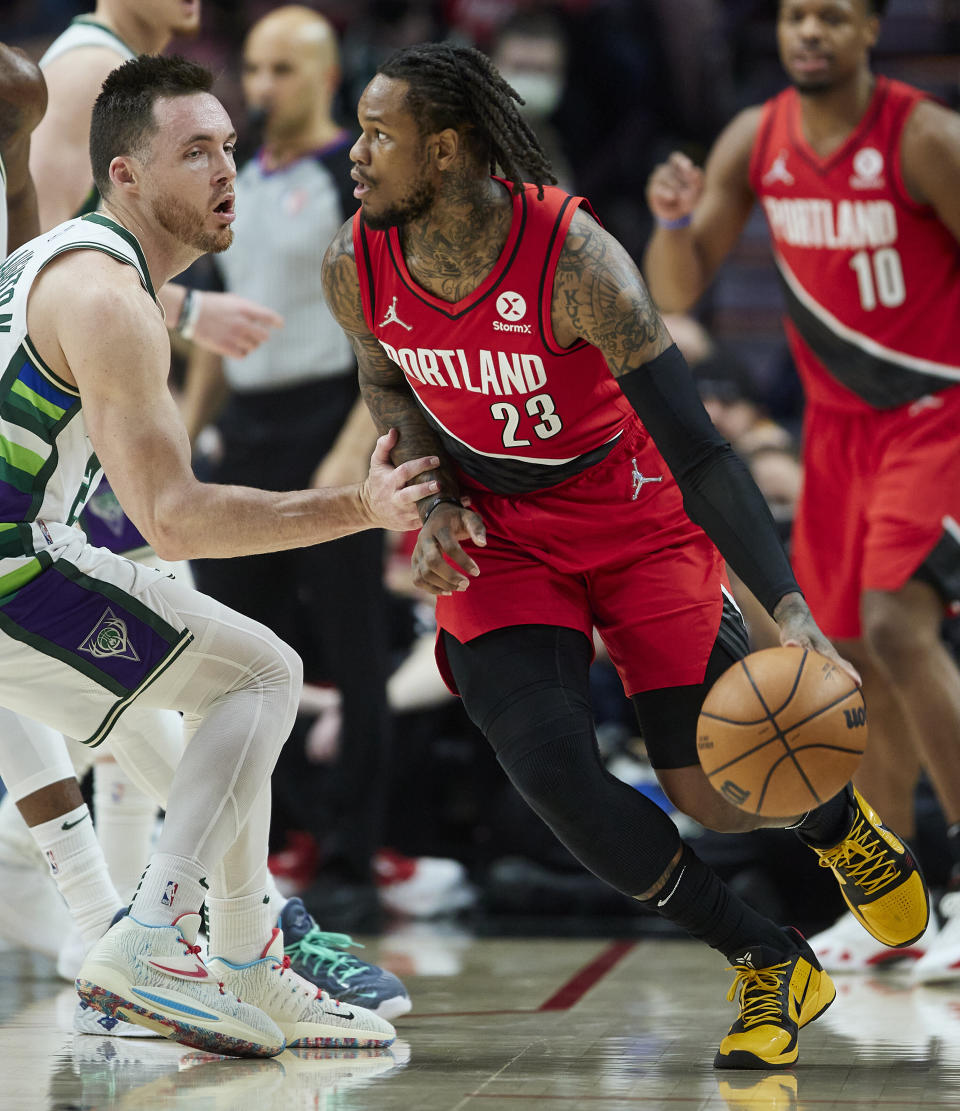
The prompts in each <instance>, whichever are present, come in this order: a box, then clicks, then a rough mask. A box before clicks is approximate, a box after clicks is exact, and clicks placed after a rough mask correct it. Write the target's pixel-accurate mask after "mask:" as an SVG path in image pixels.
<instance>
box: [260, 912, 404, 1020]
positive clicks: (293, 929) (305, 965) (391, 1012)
mask: <svg viewBox="0 0 960 1111" xmlns="http://www.w3.org/2000/svg"><path fill="white" fill-rule="evenodd" d="M277 925H278V926H279V927H280V929H281V930H282V931H283V940H284V952H285V953H286V955H287V956H288V957H289V958H290V966H291V968H292V969H293V971H294V972H296V973H298V974H299V975H300V976H302V977H303V978H304V979H305V980H309V981H310V983H311V984H315V985H316V986H317V987H318V988H321V989H322V990H323V991H325V992H327V994H328V995H331V996H333V998H334V999H339V1000H340V1002H341V1003H348V1004H350V1005H356V1006H358V1007H365V1008H366V1009H367V1010H369V1011H373V1013H374V1014H375V1015H379V1016H380V1017H381V1018H385V1019H388V1020H391V1021H392V1020H393V1019H395V1018H397V1017H398V1016H399V1015H405V1014H406V1013H407V1011H409V1010H410V1008H411V1007H412V1006H413V1004H412V1003H411V1002H410V996H409V995H408V994H407V989H406V988H405V987H404V986H403V984H402V983H401V982H400V980H398V979H397V977H396V976H394V975H393V973H392V972H385V971H384V970H383V969H382V968H378V967H377V965H375V964H367V962H366V961H362V960H360V958H359V957H355V956H354V955H353V954H352V953H348V952H346V950H347V949H349V948H350V947H351V946H356V947H357V948H358V949H362V948H363V946H362V945H358V944H357V943H356V942H355V941H354V940H353V939H352V938H351V937H350V936H349V934H331V933H325V932H324V931H323V930H321V929H320V927H319V926H318V925H317V923H316V920H315V919H314V917H313V915H312V914H311V913H310V912H309V911H308V910H307V908H306V907H305V906H304V905H303V901H302V900H301V899H297V898H293V899H288V900H287V902H286V905H285V906H284V908H283V910H281V911H280V917H279V919H278V921H277Z"/></svg>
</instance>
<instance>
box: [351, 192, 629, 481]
mask: <svg viewBox="0 0 960 1111" xmlns="http://www.w3.org/2000/svg"><path fill="white" fill-rule="evenodd" d="M498 180H499V179H498ZM504 184H505V186H506V187H507V188H509V185H508V183H504ZM512 201H513V220H512V223H511V225H510V232H509V235H508V236H507V242H506V244H505V245H504V248H503V251H502V252H501V254H500V257H499V258H498V259H497V262H496V264H495V265H494V267H493V269H492V270H491V272H490V273H489V274H488V275H487V277H486V279H485V280H484V281H483V282H482V283H481V284H480V286H479V287H478V288H477V289H476V290H474V291H473V292H472V293H470V294H468V295H467V296H466V297H464V298H463V299H462V300H461V301H455V302H450V301H444V300H442V299H441V298H439V297H435V296H434V295H433V294H432V293H429V292H427V291H426V290H425V289H423V288H422V287H421V286H419V285H418V284H417V283H416V281H415V280H414V279H413V278H412V277H411V275H410V272H409V271H408V270H407V265H406V263H405V261H404V258H403V253H402V251H401V249H400V236H399V233H398V231H397V229H396V228H391V229H390V230H389V231H385V232H383V231H372V230H371V229H370V228H368V227H366V225H365V224H364V222H363V216H362V214H361V213H360V212H358V213H357V215H356V216H355V217H354V221H353V240H354V253H355V257H356V264H357V271H358V273H359V277H360V292H361V297H362V300H363V313H364V317H365V319H366V322H367V327H368V328H369V329H370V331H371V332H372V333H373V334H374V335H375V336H376V337H377V339H378V340H379V341H380V344H381V346H382V347H383V349H384V351H385V352H386V354H387V355H388V356H389V357H390V358H391V359H392V360H393V361H394V362H395V363H396V364H397V365H398V366H399V367H400V368H401V369H402V370H403V373H404V375H405V377H406V380H407V382H408V383H409V385H410V388H411V390H412V391H413V394H414V396H415V397H416V399H417V401H418V402H419V403H420V405H421V407H422V409H423V412H424V414H425V416H426V418H427V420H428V421H429V422H430V424H431V426H432V427H433V428H434V429H435V430H436V432H437V433H438V435H439V436H440V438H441V439H442V441H443V445H444V448H445V449H446V451H447V452H448V453H449V454H450V456H451V457H452V458H453V459H454V461H455V462H456V463H457V464H458V466H460V467H461V468H462V469H463V470H464V471H465V472H466V474H467V475H469V476H470V477H471V478H473V479H474V480H475V481H477V482H479V483H481V484H482V485H484V486H486V487H487V489H489V490H493V491H495V492H497V493H501V494H516V493H523V492H524V491H530V490H537V489H544V488H546V487H549V486H554V485H556V484H557V483H559V482H562V481H564V480H565V479H567V478H569V477H570V476H571V475H573V474H577V473H579V472H580V471H582V470H584V469H585V468H586V467H588V466H590V465H591V464H593V463H595V462H597V461H599V460H600V459H602V458H603V457H604V456H605V455H606V454H607V452H609V451H610V449H611V447H612V446H613V444H614V442H615V441H616V439H617V438H618V436H619V435H620V433H621V432H622V430H623V428H624V426H625V424H626V423H627V422H628V421H631V420H635V419H636V417H635V414H634V412H633V409H632V407H631V405H630V403H629V402H628V401H627V399H626V398H625V397H624V396H623V393H622V392H621V390H620V387H619V386H618V385H617V383H616V380H615V379H614V377H613V375H612V374H611V373H610V369H609V367H608V366H607V363H606V360H605V359H604V357H603V355H602V354H601V353H600V351H599V350H597V348H595V347H593V346H592V345H590V344H588V343H585V342H583V341H582V340H581V341H577V342H576V343H574V344H573V345H572V346H570V347H567V348H564V347H561V346H560V345H559V343H558V342H557V340H556V337H555V336H554V334H553V329H552V327H551V323H550V309H551V301H552V296H553V277H554V272H555V270H556V266H557V259H558V258H559V256H560V251H561V249H562V247H563V244H564V239H565V237H566V234H567V229H568V228H569V226H570V221H571V219H572V218H573V215H574V213H575V212H576V210H577V207H578V206H579V205H581V204H583V205H587V208H588V210H589V205H588V204H587V202H586V201H585V200H584V198H583V197H571V196H570V195H569V194H567V193H565V192H563V190H561V189H556V188H552V187H550V186H546V187H544V198H543V200H538V199H537V189H536V186H533V185H525V186H524V188H523V191H522V192H521V193H519V194H517V195H515V196H513V198H512Z"/></svg>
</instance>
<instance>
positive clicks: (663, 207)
mask: <svg viewBox="0 0 960 1111" xmlns="http://www.w3.org/2000/svg"><path fill="white" fill-rule="evenodd" d="M759 123H760V109H759V108H748V109H747V110H746V111H744V112H741V113H740V115H739V116H737V117H736V118H735V119H734V120H733V121H732V122H731V123H730V124H728V125H727V127H726V128H725V129H724V131H723V132H722V134H721V135H720V137H719V138H718V139H717V142H716V144H715V145H714V148H713V150H712V151H711V152H710V157H709V158H708V159H707V166H706V170H704V171H701V170H700V169H699V168H698V167H696V166H695V165H694V164H693V163H692V162H691V161H690V159H689V158H687V156H686V155H684V154H679V153H674V154H672V155H671V156H670V158H669V159H668V160H667V161H666V162H664V163H662V164H661V165H659V166H657V167H656V168H655V169H654V171H653V173H652V174H651V175H650V180H649V182H648V183H647V204H648V205H649V206H650V211H651V212H652V213H653V215H654V218H655V219H656V221H657V227H656V228H655V229H654V232H653V235H652V236H651V237H650V242H649V243H648V244H647V249H646V252H645V253H644V258H643V272H644V274H645V275H646V278H647V281H648V282H649V283H650V292H651V293H652V294H653V297H654V300H655V301H656V302H657V304H658V305H659V306H660V309H661V311H662V312H684V311H686V310H687V309H689V308H690V307H691V305H693V304H694V303H695V302H696V301H697V300H698V299H699V298H700V295H701V294H702V293H703V292H704V290H705V289H706V288H707V286H708V285H709V284H710V282H711V281H712V280H713V277H714V275H715V274H716V272H717V269H718V268H719V266H720V263H721V262H722V261H723V260H724V258H726V256H727V255H728V254H729V253H730V250H731V249H732V247H733V245H734V244H735V243H736V241H737V239H738V238H739V237H740V233H741V231H742V230H743V226H744V224H745V223H746V222H747V217H748V216H749V215H750V209H751V208H752V207H753V201H754V197H753V193H752V191H751V189H750V183H749V167H750V152H751V151H752V149H753V144H754V140H755V139H756V134H757V128H758V126H759Z"/></svg>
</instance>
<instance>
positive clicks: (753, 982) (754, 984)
mask: <svg viewBox="0 0 960 1111" xmlns="http://www.w3.org/2000/svg"><path fill="white" fill-rule="evenodd" d="M789 967H790V961H785V962H784V963H783V964H774V965H771V966H770V968H744V966H743V965H731V966H730V971H731V972H735V973H736V976H735V977H734V981H733V984H732V985H731V987H730V990H729V991H728V992H727V999H728V1000H729V1001H731V1002H732V1001H733V999H734V998H735V997H736V994H737V989H738V988H741V987H742V988H743V994H742V995H741V997H740V1021H741V1023H742V1024H743V1026H744V1027H745V1028H747V1027H750V1026H756V1025H757V1024H758V1023H760V1022H766V1021H768V1020H772V1021H774V1022H779V1021H780V1020H781V1019H782V1017H783V1006H782V1004H781V1002H780V989H781V985H782V982H783V977H784V976H785V975H786V972H787V970H788V969H789Z"/></svg>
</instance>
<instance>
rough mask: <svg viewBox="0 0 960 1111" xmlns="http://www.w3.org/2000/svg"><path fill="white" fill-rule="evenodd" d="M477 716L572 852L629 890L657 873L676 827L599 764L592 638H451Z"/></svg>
mask: <svg viewBox="0 0 960 1111" xmlns="http://www.w3.org/2000/svg"><path fill="white" fill-rule="evenodd" d="M445 647H446V651H447V659H448V661H449V663H450V667H451V669H452V670H453V674H454V678H455V679H456V682H457V686H458V688H459V690H460V693H461V695H462V696H463V700H464V705H465V707H466V709H467V712H468V714H469V715H470V717H471V719H472V720H473V721H474V722H475V723H476V725H477V726H478V728H480V729H481V730H482V731H483V733H484V735H485V736H486V737H487V740H488V741H489V742H490V744H491V746H492V747H493V749H494V751H495V753H496V755H497V759H498V760H499V762H500V764H501V766H502V767H503V769H504V771H505V772H506V773H507V775H508V776H509V778H510V780H511V782H512V783H513V785H514V786H515V787H516V788H517V790H518V791H519V792H520V794H521V795H522V796H523V798H524V799H525V800H526V802H527V803H528V804H529V805H530V806H531V807H532V808H533V810H534V811H535V812H536V813H537V814H538V815H539V816H540V817H541V818H542V819H543V820H544V821H545V822H546V823H547V825H548V826H549V827H550V828H551V829H552V830H553V832H554V833H555V834H556V836H557V837H558V838H559V839H560V841H561V842H562V843H563V844H564V845H565V846H566V847H567V848H568V849H569V850H570V852H571V853H573V855H574V856H575V857H576V858H577V859H578V860H579V861H580V862H581V863H582V864H584V865H585V866H586V867H587V868H589V869H590V870H591V871H592V872H593V873H595V874H596V875H598V876H599V877H600V878H601V879H603V880H606V882H607V883H609V884H611V885H612V886H613V887H616V888H617V889H618V890H620V891H622V892H624V894H627V895H638V894H640V893H641V892H644V891H646V890H647V889H648V888H650V887H651V886H653V884H654V883H655V882H656V881H657V880H658V879H659V878H660V877H661V875H662V874H663V872H664V871H665V869H666V868H667V866H668V865H669V862H670V860H671V859H672V858H673V856H674V854H675V853H676V851H677V849H678V848H679V845H680V836H679V834H678V832H677V829H676V826H675V825H674V824H673V822H672V821H671V820H670V819H669V818H668V817H667V816H666V814H664V812H663V811H662V810H661V809H660V808H659V807H658V806H657V805H656V804H655V803H653V802H651V801H650V800H649V799H648V798H646V796H644V795H642V794H640V792H639V791H636V790H634V788H632V787H630V786H628V785H627V784H625V783H622V782H621V781H620V780H618V779H616V778H615V777H614V776H612V775H610V773H609V772H608V771H607V770H606V768H605V767H604V766H603V762H602V761H601V759H600V753H599V751H598V749H597V743H596V737H595V734H594V729H593V719H592V715H591V712H590V701H589V693H588V680H587V676H588V669H589V662H590V644H589V641H587V640H586V638H585V637H584V636H583V635H582V634H580V633H577V632H575V631H573V630H570V629H555V628H551V627H546V626H535V627H527V626H519V627H516V628H514V629H506V630H500V631H498V632H497V633H490V634H487V635H486V636H484V637H478V638H477V639H476V640H473V641H470V642H469V643H468V644H465V645H464V644H460V643H459V642H458V641H456V640H455V639H454V638H452V637H449V636H448V637H447V638H446V645H445Z"/></svg>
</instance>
